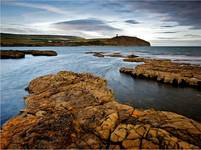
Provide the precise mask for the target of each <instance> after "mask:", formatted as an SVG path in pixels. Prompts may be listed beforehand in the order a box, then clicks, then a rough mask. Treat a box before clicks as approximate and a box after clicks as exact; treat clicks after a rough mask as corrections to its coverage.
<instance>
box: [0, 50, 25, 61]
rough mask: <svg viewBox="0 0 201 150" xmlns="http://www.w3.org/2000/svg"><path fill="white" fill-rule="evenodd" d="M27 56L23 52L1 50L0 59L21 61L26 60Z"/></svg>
mask: <svg viewBox="0 0 201 150" xmlns="http://www.w3.org/2000/svg"><path fill="white" fill-rule="evenodd" d="M24 57H25V54H24V53H23V52H22V51H13V50H1V51H0V58H1V59H19V58H24Z"/></svg>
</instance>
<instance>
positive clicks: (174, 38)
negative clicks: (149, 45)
mask: <svg viewBox="0 0 201 150" xmlns="http://www.w3.org/2000/svg"><path fill="white" fill-rule="evenodd" d="M157 39H160V40H176V39H180V38H176V37H157Z"/></svg>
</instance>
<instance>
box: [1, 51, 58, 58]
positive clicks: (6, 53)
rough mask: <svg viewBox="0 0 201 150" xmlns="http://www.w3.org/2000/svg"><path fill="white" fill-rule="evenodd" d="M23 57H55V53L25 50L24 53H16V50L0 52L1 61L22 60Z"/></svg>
mask: <svg viewBox="0 0 201 150" xmlns="http://www.w3.org/2000/svg"><path fill="white" fill-rule="evenodd" d="M25 55H33V56H56V55H57V52H55V51H39V50H26V51H21V50H20V51H18V50H1V51H0V58H1V59H10V58H11V59H19V58H24V57H25Z"/></svg>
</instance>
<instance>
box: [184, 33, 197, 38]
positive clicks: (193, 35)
mask: <svg viewBox="0 0 201 150" xmlns="http://www.w3.org/2000/svg"><path fill="white" fill-rule="evenodd" d="M184 36H186V37H193V38H199V37H201V35H195V34H185V35H184Z"/></svg>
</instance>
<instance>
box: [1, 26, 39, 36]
mask: <svg viewBox="0 0 201 150" xmlns="http://www.w3.org/2000/svg"><path fill="white" fill-rule="evenodd" d="M1 31H2V32H5V33H37V34H38V33H41V31H39V30H37V29H31V28H26V27H19V26H18V27H2V28H1Z"/></svg>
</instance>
